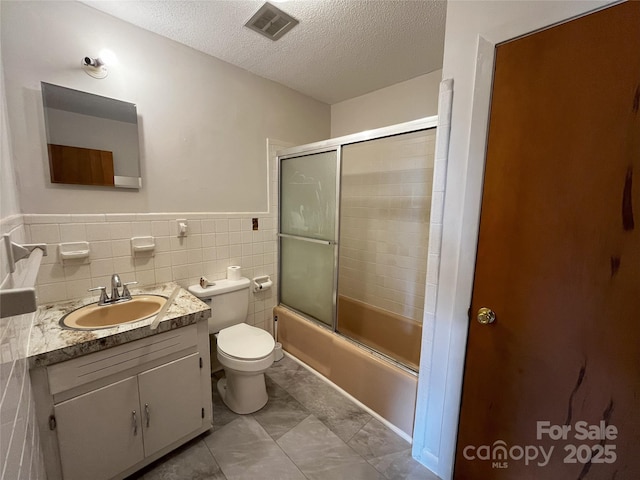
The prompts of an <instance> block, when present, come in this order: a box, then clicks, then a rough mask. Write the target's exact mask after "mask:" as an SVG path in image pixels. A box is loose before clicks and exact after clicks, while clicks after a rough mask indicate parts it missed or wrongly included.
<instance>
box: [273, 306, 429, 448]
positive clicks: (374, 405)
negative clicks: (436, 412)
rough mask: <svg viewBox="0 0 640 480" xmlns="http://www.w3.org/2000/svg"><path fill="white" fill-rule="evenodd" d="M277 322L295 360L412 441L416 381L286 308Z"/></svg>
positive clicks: (278, 311)
mask: <svg viewBox="0 0 640 480" xmlns="http://www.w3.org/2000/svg"><path fill="white" fill-rule="evenodd" d="M273 313H274V315H276V316H277V318H278V341H279V342H280V343H282V347H283V349H284V350H286V351H287V352H289V353H291V354H292V355H293V356H295V357H296V358H298V359H299V360H301V361H302V362H304V363H305V364H307V365H309V366H310V367H311V368H313V369H314V370H316V371H317V372H319V373H320V374H322V375H324V377H325V378H327V379H328V380H329V381H331V382H333V383H334V384H336V385H337V386H338V387H340V388H342V389H343V390H344V391H346V392H347V393H349V394H350V395H352V396H353V397H354V398H356V399H357V400H358V401H360V402H361V403H362V404H364V405H366V406H367V407H368V408H370V409H371V410H373V411H374V412H375V413H377V414H378V415H380V416H381V417H382V418H383V419H385V420H387V421H388V422H389V423H391V424H392V425H394V426H395V427H396V428H397V429H398V430H400V431H402V432H404V433H405V435H406V437H407V438H411V437H412V436H413V419H414V415H415V407H416V392H417V388H418V377H417V375H416V374H414V373H412V372H409V371H407V370H405V369H403V368H400V367H398V366H396V365H394V364H393V363H391V362H389V361H386V360H384V359H383V358H381V356H379V355H376V354H375V353H372V352H370V351H368V350H366V349H364V348H362V347H360V346H358V345H356V344H354V343H353V342H351V341H349V340H347V339H346V338H344V337H342V336H341V335H339V334H337V333H334V332H332V331H330V330H329V329H327V328H325V327H322V326H320V325H318V324H316V323H315V322H312V321H311V320H308V319H306V318H304V317H302V316H301V315H299V314H297V313H295V312H293V311H292V310H289V309H288V308H286V307H284V306H277V307H275V308H274V309H273Z"/></svg>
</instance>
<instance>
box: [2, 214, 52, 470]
mask: <svg viewBox="0 0 640 480" xmlns="http://www.w3.org/2000/svg"><path fill="white" fill-rule="evenodd" d="M0 233H2V234H5V233H7V234H9V235H10V238H11V240H12V241H14V242H16V243H25V239H26V235H25V228H24V225H23V223H22V216H21V215H15V216H12V217H7V218H5V219H2V221H0ZM22 265H23V264H22V263H21V262H18V263H17V265H16V268H17V269H20V268H21V267H22ZM0 275H1V278H0V281H2V282H3V283H4V282H8V281H9V278H8V277H9V267H8V262H7V258H6V250H5V247H4V245H0ZM33 319H34V314H33V313H29V314H24V315H16V316H13V317H7V318H1V319H0V479H1V480H39V479H45V478H46V475H45V473H44V464H43V461H42V455H41V451H40V442H39V436H38V427H37V423H36V418H35V409H34V402H33V395H32V391H31V383H30V381H29V370H28V361H27V358H26V355H27V351H28V348H29V335H30V333H31V326H32V324H33Z"/></svg>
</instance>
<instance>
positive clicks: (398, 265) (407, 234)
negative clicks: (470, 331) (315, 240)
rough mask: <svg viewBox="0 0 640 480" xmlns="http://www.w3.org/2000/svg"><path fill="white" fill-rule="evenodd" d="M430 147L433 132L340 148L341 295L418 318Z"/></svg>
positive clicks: (426, 227)
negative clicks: (341, 177) (341, 153)
mask: <svg viewBox="0 0 640 480" xmlns="http://www.w3.org/2000/svg"><path fill="white" fill-rule="evenodd" d="M434 151H435V131H429V132H424V133H421V134H411V136H409V137H404V136H398V137H393V138H390V139H383V140H381V141H375V144H374V142H365V143H362V144H358V145H353V146H347V147H345V148H344V149H343V163H342V171H343V179H342V197H341V231H340V244H341V249H340V274H339V275H340V278H339V285H340V294H342V295H346V296H349V297H352V298H355V299H357V300H361V301H364V302H366V303H370V304H372V305H374V306H377V307H380V308H383V309H385V310H389V311H391V312H394V313H397V314H399V315H404V316H408V317H410V318H412V319H414V320H416V321H422V318H423V314H424V303H425V288H426V284H425V280H426V274H427V258H428V253H429V243H430V238H429V217H430V211H431V207H432V198H431V195H432V188H433V184H432V179H433V176H434V171H433V170H434ZM437 238H439V235H438V236H437Z"/></svg>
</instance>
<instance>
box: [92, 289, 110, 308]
mask: <svg viewBox="0 0 640 480" xmlns="http://www.w3.org/2000/svg"><path fill="white" fill-rule="evenodd" d="M96 290H100V300H98V305H104V304H105V303H107V301H108V300H109V297H108V296H107V287H95V288H90V289H89V290H87V292H95V291H96Z"/></svg>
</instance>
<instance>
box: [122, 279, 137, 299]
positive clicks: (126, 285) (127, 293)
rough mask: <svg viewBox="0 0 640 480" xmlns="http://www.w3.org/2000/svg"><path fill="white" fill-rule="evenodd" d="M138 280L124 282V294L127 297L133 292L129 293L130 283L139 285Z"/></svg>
mask: <svg viewBox="0 0 640 480" xmlns="http://www.w3.org/2000/svg"><path fill="white" fill-rule="evenodd" d="M137 284H138V282H126V283H123V284H122V296H123V297H125V298H131V293H129V288H128V286H129V285H137Z"/></svg>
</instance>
